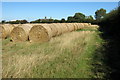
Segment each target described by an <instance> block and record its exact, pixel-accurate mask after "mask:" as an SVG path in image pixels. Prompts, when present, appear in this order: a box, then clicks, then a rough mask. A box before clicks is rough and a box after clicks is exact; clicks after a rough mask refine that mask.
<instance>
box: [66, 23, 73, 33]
mask: <svg viewBox="0 0 120 80" xmlns="http://www.w3.org/2000/svg"><path fill="white" fill-rule="evenodd" d="M67 26H68V30H69V32H71V31H74V26H73V24H72V23H67Z"/></svg>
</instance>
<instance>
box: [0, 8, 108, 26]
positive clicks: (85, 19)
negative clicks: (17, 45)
mask: <svg viewBox="0 0 120 80" xmlns="http://www.w3.org/2000/svg"><path fill="white" fill-rule="evenodd" d="M105 15H106V10H105V9H103V8H101V9H99V10H97V11H96V12H95V19H94V18H93V17H92V16H91V15H90V16H86V15H85V14H83V13H75V14H74V16H68V17H67V20H65V19H64V18H62V19H61V20H58V19H52V18H50V19H47V18H46V17H45V18H44V19H37V20H35V21H31V22H28V21H27V20H16V21H5V20H2V22H1V23H10V24H25V23H76V22H77V23H93V24H97V23H98V21H99V20H100V19H101V18H103V17H104V16H105Z"/></svg>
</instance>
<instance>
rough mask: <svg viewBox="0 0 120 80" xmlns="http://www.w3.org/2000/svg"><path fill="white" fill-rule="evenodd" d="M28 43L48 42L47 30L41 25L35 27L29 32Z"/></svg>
mask: <svg viewBox="0 0 120 80" xmlns="http://www.w3.org/2000/svg"><path fill="white" fill-rule="evenodd" d="M29 40H30V42H46V41H49V40H50V37H49V34H48V32H47V30H46V29H45V28H44V27H43V26H42V25H35V26H33V27H32V28H31V30H30V32H29Z"/></svg>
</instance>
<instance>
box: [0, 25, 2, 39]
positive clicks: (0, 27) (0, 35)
mask: <svg viewBox="0 0 120 80" xmlns="http://www.w3.org/2000/svg"><path fill="white" fill-rule="evenodd" d="M0 38H2V24H1V25H0Z"/></svg>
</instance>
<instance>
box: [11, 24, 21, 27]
mask: <svg viewBox="0 0 120 80" xmlns="http://www.w3.org/2000/svg"><path fill="white" fill-rule="evenodd" d="M13 25H14V27H18V26H21V25H22V24H13Z"/></svg>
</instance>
